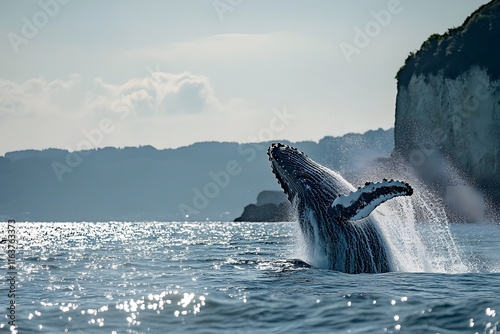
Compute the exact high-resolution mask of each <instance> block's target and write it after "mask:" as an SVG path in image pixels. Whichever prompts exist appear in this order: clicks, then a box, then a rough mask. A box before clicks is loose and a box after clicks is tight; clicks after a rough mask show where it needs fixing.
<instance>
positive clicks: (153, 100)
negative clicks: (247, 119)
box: [0, 70, 255, 154]
mask: <svg viewBox="0 0 500 334" xmlns="http://www.w3.org/2000/svg"><path fill="white" fill-rule="evenodd" d="M245 108H246V110H250V109H249V108H248V107H247V106H246V102H244V101H242V100H241V99H229V100H228V101H225V103H222V102H221V101H220V100H219V99H218V98H217V96H216V95H215V90H214V88H213V87H212V84H211V83H210V80H209V79H208V78H207V77H205V76H202V75H196V74H193V73H190V72H182V73H167V72H162V71H159V70H158V71H151V73H150V74H149V75H145V76H144V77H139V78H131V79H129V80H127V81H125V82H122V83H109V82H106V81H105V80H104V79H102V78H94V79H93V80H91V82H85V81H84V80H83V78H82V77H81V76H80V75H78V74H74V75H71V76H70V78H69V79H67V80H60V79H57V80H53V81H48V80H45V79H43V78H31V79H29V80H26V81H25V82H23V83H16V82H13V81H8V80H0V119H1V120H2V121H1V122H0V154H3V153H5V152H7V151H11V150H16V149H26V148H38V149H41V148H47V147H59V148H69V149H74V148H76V147H78V143H79V142H81V140H82V134H83V135H84V134H85V133H88V132H89V131H91V130H92V129H95V128H98V127H99V124H100V122H101V121H102V120H103V119H106V120H110V121H111V122H112V123H113V126H112V127H113V129H116V130H114V131H113V133H110V134H109V135H107V136H106V138H103V141H102V143H99V145H98V146H99V147H101V146H107V145H113V146H124V145H130V146H136V145H142V144H153V145H156V146H159V147H171V146H179V145H186V144H189V143H192V142H194V141H197V140H203V139H204V137H203V136H205V138H207V137H210V136H211V134H215V136H212V137H213V138H214V139H219V140H224V138H223V136H221V134H224V133H231V132H232V131H236V130H235V129H232V130H230V131H226V132H224V127H225V126H226V123H225V122H224V120H225V119H228V117H231V119H232V121H238V119H239V118H241V117H242V115H241V112H242V111H243V110H244V109H245ZM247 116H250V113H249V112H248V113H247ZM254 116H255V115H254Z"/></svg>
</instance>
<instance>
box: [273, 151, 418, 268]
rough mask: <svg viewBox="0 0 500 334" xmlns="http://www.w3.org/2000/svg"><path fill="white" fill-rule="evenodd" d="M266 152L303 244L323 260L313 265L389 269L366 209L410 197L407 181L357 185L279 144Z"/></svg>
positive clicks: (409, 187)
mask: <svg viewBox="0 0 500 334" xmlns="http://www.w3.org/2000/svg"><path fill="white" fill-rule="evenodd" d="M268 156H269V161H270V162H271V167H272V170H273V173H274V175H275V176H276V178H277V179H278V183H279V184H280V185H281V188H282V189H283V191H284V192H285V193H286V194H287V196H288V199H289V200H290V202H291V203H292V204H293V205H294V206H295V208H296V210H297V218H298V221H299V225H300V229H301V232H302V234H303V238H304V240H305V242H306V243H307V247H308V248H309V250H310V251H312V252H313V254H315V256H318V257H320V258H321V259H322V260H321V261H318V263H319V265H318V264H315V265H316V266H320V267H323V268H325V269H331V270H335V271H340V272H344V273H350V274H359V273H383V272H388V271H392V266H391V263H390V259H389V256H388V249H387V246H386V243H385V241H384V238H383V237H382V235H381V234H380V232H379V231H378V227H377V221H376V219H375V217H373V215H370V213H371V212H372V211H373V210H374V209H375V208H376V207H377V206H378V205H379V204H381V203H383V202H385V201H387V200H389V199H391V198H394V197H396V196H411V195H412V193H413V189H412V188H411V186H410V185H409V184H407V183H404V182H401V181H394V180H390V181H388V180H386V179H384V180H383V181H381V182H379V183H372V182H367V183H365V185H364V187H361V188H358V189H356V188H355V187H354V186H353V185H351V184H350V183H349V182H347V181H346V180H345V179H344V178H343V177H342V176H341V175H340V174H338V173H336V172H334V171H332V170H330V169H328V168H326V167H324V166H322V165H320V164H318V163H317V162H315V161H313V160H312V159H310V158H309V157H307V156H306V155H305V154H304V153H303V152H301V151H299V150H297V149H296V148H293V147H291V146H288V145H284V144H281V143H275V144H272V145H271V146H270V147H269V149H268ZM310 264H312V263H310ZM313 265H314V264H313Z"/></svg>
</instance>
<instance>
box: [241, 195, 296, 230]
mask: <svg viewBox="0 0 500 334" xmlns="http://www.w3.org/2000/svg"><path fill="white" fill-rule="evenodd" d="M292 219H293V210H292V206H291V204H290V202H289V201H288V199H287V198H286V195H285V194H284V193H283V192H282V191H272V190H265V191H262V192H260V193H259V195H258V196H257V204H250V205H247V206H246V207H245V208H244V209H243V213H242V214H241V216H240V217H238V218H236V219H235V220H234V221H235V222H285V221H290V220H292Z"/></svg>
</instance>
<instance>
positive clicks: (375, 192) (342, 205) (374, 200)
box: [329, 179, 413, 220]
mask: <svg viewBox="0 0 500 334" xmlns="http://www.w3.org/2000/svg"><path fill="white" fill-rule="evenodd" d="M412 194H413V189H412V187H411V186H410V185H409V184H408V183H404V182H401V181H394V180H390V181H387V180H385V179H384V180H383V181H382V182H379V183H372V182H367V183H366V184H365V186H364V187H362V188H359V189H358V190H357V191H353V192H351V193H350V194H348V195H341V196H339V197H338V198H337V199H335V201H333V203H332V205H331V206H330V209H329V210H330V213H331V214H332V215H333V216H335V217H338V218H339V219H340V220H358V219H362V218H366V217H368V216H369V215H370V213H371V212H372V211H373V210H374V209H375V208H376V207H377V206H378V205H379V204H382V203H384V202H385V201H388V200H390V199H391V198H394V197H397V196H411V195H412Z"/></svg>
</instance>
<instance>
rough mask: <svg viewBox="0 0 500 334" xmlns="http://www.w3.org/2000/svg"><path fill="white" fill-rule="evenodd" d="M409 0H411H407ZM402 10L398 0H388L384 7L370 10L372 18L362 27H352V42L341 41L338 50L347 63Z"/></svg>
mask: <svg viewBox="0 0 500 334" xmlns="http://www.w3.org/2000/svg"><path fill="white" fill-rule="evenodd" d="M408 1H411V0H408ZM402 11H403V5H402V4H401V1H400V0H390V1H389V2H388V3H387V8H386V9H381V10H379V11H375V10H372V11H371V12H370V15H371V17H372V18H373V20H370V21H368V22H367V23H366V24H365V25H364V26H363V27H359V26H355V27H354V37H353V40H352V43H347V42H341V43H340V44H339V47H340V50H341V51H342V54H343V55H344V58H345V60H346V61H347V62H348V63H351V62H352V57H353V56H354V55H355V54H360V53H361V51H362V50H363V49H365V48H366V47H368V46H369V45H370V43H371V42H372V40H373V39H374V38H376V37H377V36H379V35H380V33H381V32H382V30H383V29H384V28H387V27H388V26H389V24H391V22H392V19H393V17H394V16H395V15H398V14H400V13H401V12H402Z"/></svg>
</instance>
